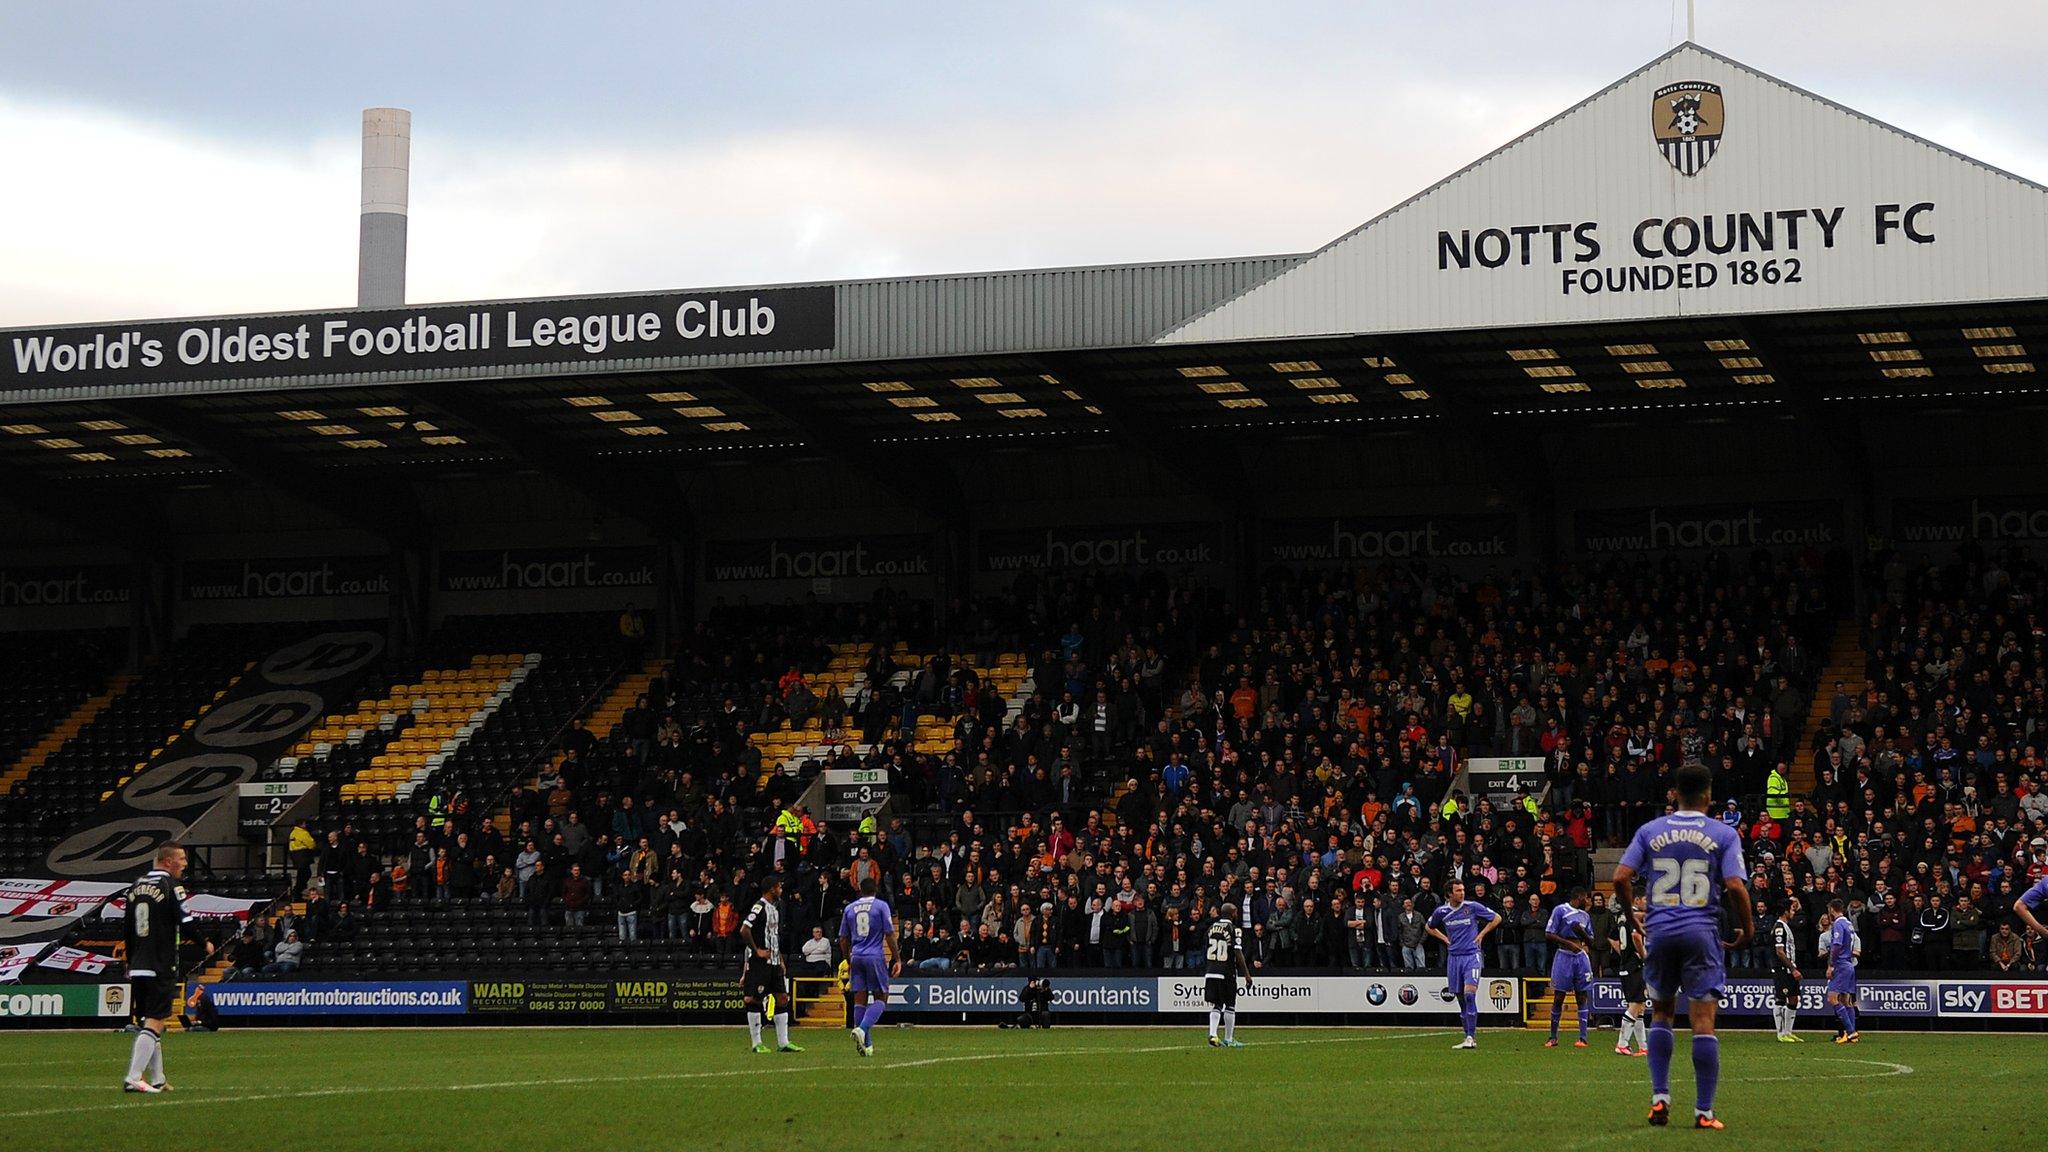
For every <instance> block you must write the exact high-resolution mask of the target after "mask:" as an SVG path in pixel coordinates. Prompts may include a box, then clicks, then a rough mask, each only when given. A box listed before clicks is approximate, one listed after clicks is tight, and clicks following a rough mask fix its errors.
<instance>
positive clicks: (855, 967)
mask: <svg viewBox="0 0 2048 1152" xmlns="http://www.w3.org/2000/svg"><path fill="white" fill-rule="evenodd" d="M847 970H848V974H849V978H848V983H847V990H848V991H850V992H866V993H867V994H868V995H870V996H879V997H881V998H882V999H883V1000H887V999H888V998H889V961H888V960H886V959H884V958H883V957H880V956H855V957H854V958H853V959H852V960H851V961H850V962H849V963H848V964H847Z"/></svg>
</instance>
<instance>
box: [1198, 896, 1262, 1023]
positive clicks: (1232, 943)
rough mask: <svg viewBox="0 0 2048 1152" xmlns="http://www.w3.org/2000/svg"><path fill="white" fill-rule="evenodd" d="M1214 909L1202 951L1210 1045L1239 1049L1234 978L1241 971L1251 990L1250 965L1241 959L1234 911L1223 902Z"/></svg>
mask: <svg viewBox="0 0 2048 1152" xmlns="http://www.w3.org/2000/svg"><path fill="white" fill-rule="evenodd" d="M1217 911H1218V915H1217V917H1216V922H1215V923H1213V924H1211V925H1209V939H1208V942H1207V945H1206V946H1205V948H1204V950H1203V953H1202V958H1203V961H1204V963H1203V973H1202V996H1203V998H1204V999H1206V1000H1207V1001H1208V1002H1209V1047H1211V1048H1242V1047H1244V1045H1243V1044H1240V1043H1238V1040H1237V977H1238V974H1239V973H1243V975H1244V986H1245V990H1246V991H1250V990H1251V986H1252V966H1251V964H1250V963H1249V962H1247V961H1246V960H1245V958H1244V943H1243V941H1244V937H1243V936H1242V935H1240V934H1239V932H1238V927H1237V919H1236V911H1237V910H1236V909H1235V908H1232V907H1231V906H1230V905H1228V904H1225V905H1223V906H1222V907H1221V908H1220V909H1218V910H1217ZM1219 1025H1221V1027H1222V1035H1221V1036H1220V1037H1219V1036H1218V1035H1217V1028H1218V1026H1219Z"/></svg>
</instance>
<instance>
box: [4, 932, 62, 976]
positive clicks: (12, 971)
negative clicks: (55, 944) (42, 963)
mask: <svg viewBox="0 0 2048 1152" xmlns="http://www.w3.org/2000/svg"><path fill="white" fill-rule="evenodd" d="M49 946H50V942H49V941H47V940H22V941H15V942H10V943H6V944H0V984H12V983H14V982H15V981H16V980H19V979H21V974H22V973H23V972H26V971H28V966H29V965H31V964H33V963H35V962H36V957H38V956H41V955H42V954H43V949H45V948H48V947H49Z"/></svg>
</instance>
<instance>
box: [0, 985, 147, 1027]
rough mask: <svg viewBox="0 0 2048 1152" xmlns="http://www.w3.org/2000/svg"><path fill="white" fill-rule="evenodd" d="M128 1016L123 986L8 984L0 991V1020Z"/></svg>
mask: <svg viewBox="0 0 2048 1152" xmlns="http://www.w3.org/2000/svg"><path fill="white" fill-rule="evenodd" d="M63 1016H70V1017H88V1018H92V1019H100V1018H116V1019H126V1018H127V1016H128V986H127V985H126V984H9V985H7V986H6V987H4V988H0V1020H32V1019H42V1018H48V1017H63Z"/></svg>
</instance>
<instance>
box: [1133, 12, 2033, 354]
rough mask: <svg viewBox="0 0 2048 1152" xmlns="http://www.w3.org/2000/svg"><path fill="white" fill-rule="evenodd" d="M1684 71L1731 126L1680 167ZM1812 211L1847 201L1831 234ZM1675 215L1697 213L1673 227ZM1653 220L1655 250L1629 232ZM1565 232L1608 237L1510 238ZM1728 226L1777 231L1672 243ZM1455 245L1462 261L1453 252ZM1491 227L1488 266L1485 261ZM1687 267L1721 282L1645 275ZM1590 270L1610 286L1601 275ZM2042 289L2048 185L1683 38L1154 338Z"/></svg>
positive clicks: (1816, 308) (1969, 298) (1891, 302)
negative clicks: (1678, 109)
mask: <svg viewBox="0 0 2048 1152" xmlns="http://www.w3.org/2000/svg"><path fill="white" fill-rule="evenodd" d="M1692 82H1704V83H1706V84H1710V85H1719V86H1720V88H1721V90H1722V93H1721V94H1722V96H1723V97H1724V100H1725V105H1724V106H1725V126H1724V128H1723V130H1722V131H1721V134H1720V137H1719V140H1718V147H1717V149H1716V151H1715V153H1714V155H1713V157H1712V159H1711V160H1710V161H1709V162H1708V163H1707V164H1706V165H1705V166H1704V167H1703V168H1700V169H1698V171H1697V172H1696V173H1695V174H1694V175H1690V176H1688V175H1685V174H1683V173H1682V172H1680V171H1679V170H1678V168H1677V167H1676V166H1675V165H1674V164H1673V163H1672V162H1670V161H1668V160H1667V159H1666V157H1665V155H1664V154H1663V152H1662V151H1661V150H1660V148H1659V146H1658V143H1657V139H1656V137H1655V134H1654V132H1653V120H1654V119H1658V118H1661V122H1662V123H1664V124H1668V123H1669V122H1670V118H1671V116H1672V115H1673V112H1672V110H1671V109H1670V108H1669V107H1667V106H1665V104H1663V103H1660V102H1659V99H1660V98H1659V95H1658V94H1659V92H1660V91H1661V90H1662V89H1663V88H1665V87H1666V86H1679V87H1682V86H1684V85H1686V84H1688V83H1692ZM1667 100H1668V97H1667ZM1916 204H1927V205H1931V207H1930V208H1928V209H1927V210H1926V211H1925V213H1924V214H1923V215H1920V216H1919V217H1918V219H1917V223H1918V225H1919V227H1918V228H1917V229H1915V231H1916V232H1919V233H1921V234H1922V235H1923V236H1926V235H1931V236H1932V239H1931V240H1922V239H1919V238H1916V237H1914V236H1912V235H1909V234H1908V233H1907V231H1906V230H1905V229H1904V228H1903V227H1902V224H1903V217H1904V215H1905V213H1906V211H1907V210H1909V209H1911V208H1912V206H1914V205H1916ZM1818 211H1826V212H1829V213H1834V212H1837V211H1839V212H1840V216H1839V217H1838V218H1835V219H1834V222H1833V227H1832V229H1831V230H1830V231H1827V232H1823V231H1822V229H1821V227H1820V225H1819V223H1818V222H1817V220H1816V218H1815V216H1814V213H1816V212H1818ZM1887 211H1888V212H1889V216H1887V215H1885V213H1886V212H1887ZM1794 217H1796V218H1794ZM1672 220H1681V221H1687V222H1688V223H1684V224H1681V225H1679V226H1678V227H1679V228H1680V229H1681V231H1680V233H1679V234H1678V235H1677V236H1675V237H1667V236H1666V235H1665V234H1664V233H1663V231H1662V227H1663V225H1664V224H1665V223H1666V222H1668V221H1672ZM1646 221H1647V222H1650V226H1651V228H1652V230H1651V231H1650V232H1649V233H1648V234H1647V242H1648V243H1649V245H1650V250H1649V251H1645V250H1643V249H1641V248H1639V247H1638V244H1637V239H1638V233H1637V231H1636V230H1637V228H1638V226H1639V225H1643V224H1644V222H1646ZM1557 225H1564V226H1568V227H1569V228H1571V229H1574V230H1576V229H1578V228H1580V227H1581V226H1582V225H1583V226H1589V228H1590V231H1588V232H1587V233H1586V235H1587V236H1588V237H1589V238H1592V239H1595V240H1597V242H1598V249H1597V251H1593V250H1591V249H1588V248H1586V247H1584V246H1582V245H1581V244H1580V243H1579V238H1578V235H1577V233H1576V231H1573V232H1567V233H1565V234H1563V235H1562V236H1560V237H1558V239H1559V240H1560V241H1561V243H1560V244H1558V245H1557V246H1556V247H1553V242H1552V237H1551V236H1550V235H1549V234H1546V233H1538V234H1537V235H1536V237H1535V243H1534V244H1533V246H1532V249H1525V248H1522V247H1521V246H1520V244H1519V243H1516V242H1515V241H1512V240H1510V239H1509V236H1508V235H1504V233H1510V234H1511V233H1512V230H1514V229H1516V228H1524V229H1530V228H1535V229H1541V228H1544V227H1546V226H1557ZM1795 225H1796V226H1797V227H1798V229H1799V231H1798V235H1797V240H1796V244H1795V242H1794V241H1793V239H1792V237H1791V229H1792V228H1793V227H1794V226H1795ZM1731 226H1733V227H1738V228H1739V227H1744V226H1753V227H1755V228H1757V229H1762V230H1767V231H1766V235H1767V236H1768V239H1767V240H1764V241H1762V242H1757V241H1755V240H1754V239H1753V238H1752V239H1750V240H1746V241H1744V243H1743V245H1742V246H1741V247H1739V248H1737V249H1735V250H1733V251H1729V250H1726V249H1721V250H1719V251H1716V252H1709V251H1708V248H1707V246H1706V245H1704V244H1701V245H1699V247H1698V248H1697V249H1696V250H1689V251H1686V252H1680V251H1679V249H1680V248H1681V247H1686V248H1688V249H1691V245H1692V244H1693V241H1694V237H1695V236H1696V235H1697V233H1696V232H1694V231H1693V230H1694V229H1704V228H1709V227H1710V228H1712V229H1714V230H1715V233H1716V234H1717V235H1719V236H1726V235H1728V233H1729V231H1730V229H1731ZM1487 232H1490V233H1491V235H1490V236H1487V237H1485V238H1483V239H1482V233H1487ZM1446 237H1448V238H1449V239H1450V240H1451V241H1452V242H1453V244H1455V245H1457V246H1458V247H1459V248H1461V249H1463V252H1461V255H1464V254H1469V256H1470V260H1469V263H1465V262H1462V261H1460V260H1458V259H1455V258H1453V259H1450V260H1447V259H1446V256H1445V251H1444V240H1445V238H1446ZM1489 241H1490V242H1491V243H1492V244H1493V248H1492V249H1491V252H1492V258H1491V259H1482V258H1481V255H1482V254H1483V253H1485V252H1486V251H1487V249H1486V248H1485V245H1486V244H1487V243H1488V242H1489ZM1468 244H1472V245H1479V247H1477V248H1465V247H1464V246H1465V245H1468ZM1766 261H1769V262H1772V263H1771V264H1770V266H1769V267H1764V264H1765V262H1766ZM1731 262H1732V265H1733V266H1731ZM1752 262H1753V263H1754V264H1755V265H1756V266H1757V272H1758V274H1757V275H1755V276H1751V275H1749V274H1748V271H1747V268H1748V264H1749V263H1752ZM1680 266H1686V267H1688V268H1689V270H1690V271H1689V272H1688V275H1689V276H1695V277H1696V276H1711V277H1713V282H1712V283H1710V284H1705V285H1700V284H1687V283H1677V284H1674V283H1671V282H1669V281H1654V282H1653V281H1650V280H1649V279H1647V278H1648V277H1649V276H1651V275H1652V274H1653V273H1655V274H1657V275H1660V276H1661V275H1664V274H1667V273H1675V272H1676V269H1677V268H1678V267H1680ZM1588 274H1596V275H1597V278H1598V281H1599V282H1598V283H1596V284H1594V285H1593V286H1592V287H1591V288H1590V289H1588V288H1587V287H1586V277H1587V275H1588ZM2043 296H2048V192H2044V190H2043V189H2042V188H2041V187H2040V186H2039V185H2036V184H2033V183H2030V182H2027V181H2025V180H2021V179H2019V178H2017V177H2014V176H2011V175H2009V174H2007V173H2004V172H2000V171H1998V170H1997V169H1994V168H1990V167H1988V166H1986V165H1983V164H1981V163H1978V162H1976V161H1973V160H1970V159H1968V158H1966V157H1963V156H1960V155H1958V154H1956V153H1954V152H1951V151H1948V150H1946V149H1943V148H1941V147H1938V146H1937V145H1934V144H1932V143H1929V142H1928V141H1925V140H1922V139H1919V138H1918V137H1915V136H1912V135H1910V134H1908V133H1905V132H1902V131H1900V130H1898V129H1896V128H1892V127H1890V126H1888V125H1885V124H1882V123H1880V122H1878V121H1876V120H1873V119H1871V118H1869V117H1867V116H1864V115H1862V114H1859V113H1856V112H1852V111H1850V110H1849V109H1846V108H1843V107H1841V106H1839V105H1836V104H1832V103H1829V102H1828V101H1826V100H1824V99H1822V98H1820V97H1818V96H1815V95H1813V94H1811V93H1808V92H1804V91H1801V90H1799V89H1797V88H1794V87H1792V86H1790V85H1788V84H1785V83H1784V82H1782V81H1779V80H1776V79H1773V78H1771V77H1769V76H1765V75H1763V74H1761V73H1758V72H1756V71H1754V70H1752V69H1750V68H1747V67H1745V66H1743V65H1741V64H1738V63H1736V62H1734V61H1731V60H1728V59H1726V58H1724V57H1721V56H1717V55H1715V54H1713V53H1711V52H1707V51H1704V50H1703V49H1700V48H1698V47H1696V46H1691V45H1687V46H1684V47H1681V48H1679V49H1676V50H1674V51H1673V52H1671V53H1669V54H1667V55H1665V56H1663V57H1661V58H1659V59H1658V60H1657V61H1654V62H1653V63H1652V64H1650V65H1649V66H1647V67H1645V68H1643V69H1641V70H1640V71H1638V72H1636V73H1635V74H1633V75H1631V76H1629V77H1628V78H1626V79H1624V80H1622V81H1621V82H1619V83H1617V84H1615V85H1613V86H1612V87H1610V88H1608V89H1606V90H1605V91H1603V92H1601V93H1600V94H1598V95H1597V96H1595V97H1593V98H1592V99H1590V100H1588V101H1586V102H1585V103H1583V104H1581V105H1579V106H1577V107H1575V108H1573V109H1571V110H1570V111H1568V112H1566V113H1565V114H1563V115H1561V116H1559V117H1557V118H1556V119H1554V120H1551V121H1550V122H1549V123H1547V124H1544V125H1543V126H1541V127H1539V128H1537V129H1536V130H1534V131H1532V132H1530V133H1528V134H1527V135H1525V136H1523V137H1521V138H1520V139H1518V140H1516V141H1514V142H1513V143H1511V144H1509V145H1508V146H1506V147H1505V148H1502V149H1501V150H1500V151H1498V152H1495V153H1493V154H1492V155H1490V156H1488V157H1486V158H1485V159H1483V160H1481V161H1480V162H1478V163H1476V164H1474V165H1472V166H1471V167H1469V168H1467V169H1465V170H1464V171H1462V172H1460V173H1458V174H1457V175H1455V176H1453V177H1451V178H1450V179H1448V180H1446V181H1444V182H1443V183H1441V184H1439V185H1437V186H1436V187H1434V188H1431V189H1430V190H1428V191H1427V192H1425V193H1423V194H1421V195H1419V196H1417V197H1415V198H1413V199H1411V200H1409V201H1407V202H1406V203H1404V204H1402V205H1400V206H1399V207H1396V208H1395V209H1393V210H1392V211H1390V212H1387V213H1386V214H1384V215H1382V216H1380V217H1379V218H1378V219H1376V220H1374V221H1372V222H1371V223H1369V224H1367V225H1365V226H1364V227H1362V228H1360V229H1357V230H1356V231H1353V232H1352V233H1350V234H1348V235H1346V236H1344V237H1342V238H1341V239H1339V240H1337V241H1335V242H1334V243H1332V244H1330V245H1329V246H1327V247H1325V248H1323V249H1322V250H1320V251H1318V252H1317V253H1315V254H1314V255H1313V256H1311V257H1310V258H1309V259H1307V260H1305V261H1303V262H1302V263H1301V264H1300V265H1298V266H1297V267H1295V268H1293V269H1291V270H1289V271H1287V272H1286V273H1283V274H1282V275H1279V276H1276V277H1274V278H1273V279H1272V280H1269V281H1267V282H1266V283H1265V284H1263V285H1261V286H1259V287H1257V288H1254V289H1252V290H1250V291H1248V292H1246V293H1245V294H1244V295H1242V296H1240V297H1238V298H1236V299H1233V300H1230V301H1228V302H1226V303H1225V304H1223V305H1220V306H1219V307H1217V308H1216V309H1214V310H1212V311H1210V312H1208V313H1207V314H1205V315H1203V316H1201V317H1198V318H1196V319H1194V320H1191V321H1189V322H1187V323H1186V324H1184V325H1181V326H1179V327H1178V328H1176V329H1175V330H1174V331H1173V332H1172V333H1171V334H1169V335H1168V336H1166V337H1164V338H1163V340H1162V342H1208V341H1217V340H1248V339H1272V338H1279V337H1294V336H1314V335H1328V334H1340V333H1341V334H1352V333H1377V332H1432V331H1443V330H1448V329H1477V328H1514V327H1523V326H1531V325H1549V324H1584V323H1603V322H1613V321H1629V320H1649V319H1672V318H1679V317H1687V316H1717V315H1747V314H1757V313H1772V312H1826V311H1839V310H1849V309H1862V308H1885V307H1908V306H1914V305H1926V304H1949V303H1961V302H1982V301H2006V300H2023V299H2036V298H2040V297H2043Z"/></svg>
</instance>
